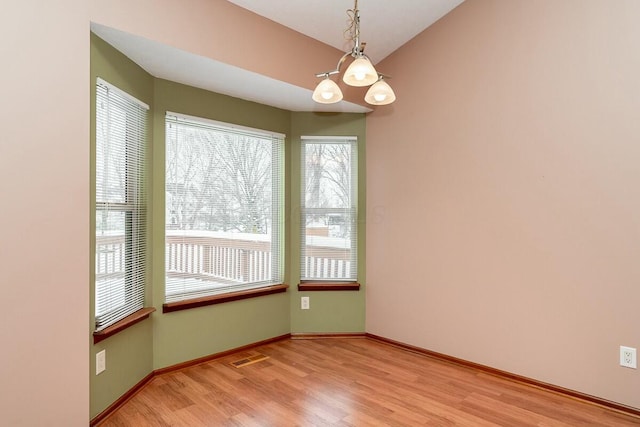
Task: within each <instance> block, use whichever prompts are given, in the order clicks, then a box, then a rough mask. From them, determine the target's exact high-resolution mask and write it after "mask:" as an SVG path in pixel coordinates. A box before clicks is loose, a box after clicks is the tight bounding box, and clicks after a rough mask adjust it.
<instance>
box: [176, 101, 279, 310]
mask: <svg viewBox="0 0 640 427" xmlns="http://www.w3.org/2000/svg"><path fill="white" fill-rule="evenodd" d="M283 162H284V135H282V134H275V133H271V132H267V131H261V130H255V129H248V128H243V127H239V126H234V125H230V124H226V123H219V122H214V121H210V120H206V119H201V118H195V117H189V116H183V115H178V114H172V113H167V116H166V171H165V172H166V173H165V206H166V213H165V215H166V220H165V271H166V287H165V290H166V292H165V301H166V302H167V303H170V302H175V301H184V300H189V299H194V298H200V297H205V296H211V295H218V294H223V293H227V292H234V291H240V290H246V289H254V288H259V287H263V286H268V285H273V284H280V283H282V272H283V265H282V264H283V261H282V260H283V210H284V197H283V193H284V163H283Z"/></svg>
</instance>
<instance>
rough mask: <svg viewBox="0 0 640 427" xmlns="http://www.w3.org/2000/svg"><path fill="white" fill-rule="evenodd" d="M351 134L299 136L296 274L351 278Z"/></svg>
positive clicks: (353, 205)
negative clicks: (298, 256)
mask: <svg viewBox="0 0 640 427" xmlns="http://www.w3.org/2000/svg"><path fill="white" fill-rule="evenodd" d="M357 176H358V168H357V139H356V138H355V137H302V183H303V185H302V196H301V198H302V217H301V233H300V234H301V243H302V244H301V273H300V275H301V280H302V281H311V280H320V281H356V280H357V272H358V266H357V250H356V249H357V241H358V240H357V238H358V227H357V224H358V220H357V218H358V217H357V206H358V200H357Z"/></svg>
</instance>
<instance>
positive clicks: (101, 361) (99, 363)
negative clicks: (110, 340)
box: [96, 350, 107, 375]
mask: <svg viewBox="0 0 640 427" xmlns="http://www.w3.org/2000/svg"><path fill="white" fill-rule="evenodd" d="M105 369H107V350H102V351H99V352H97V353H96V375H98V374H100V373H101V372H103V371H104V370H105Z"/></svg>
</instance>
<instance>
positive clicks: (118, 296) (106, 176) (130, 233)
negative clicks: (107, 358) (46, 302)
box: [95, 79, 148, 331]
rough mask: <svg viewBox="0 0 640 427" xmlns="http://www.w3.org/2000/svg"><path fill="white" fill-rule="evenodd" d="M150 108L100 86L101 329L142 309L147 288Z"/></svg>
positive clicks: (98, 322) (98, 320)
mask: <svg viewBox="0 0 640 427" xmlns="http://www.w3.org/2000/svg"><path fill="white" fill-rule="evenodd" d="M147 110H148V107H147V106H146V105H145V104H143V103H142V102H140V101H138V100H136V99H135V98H133V97H131V96H130V95H127V94H126V93H124V92H122V91H120V90H119V89H117V88H116V87H114V86H112V85H110V84H109V83H107V82H105V81H103V80H101V79H98V82H97V85H96V260H95V262H96V272H95V277H96V282H95V287H96V296H95V322H96V325H95V326H96V331H100V330H102V329H104V328H106V327H107V326H110V325H112V324H113V323H115V322H117V321H118V320H121V319H123V318H124V317H126V316H128V315H130V314H132V313H133V312H135V311H137V310H139V309H141V308H142V307H143V304H144V289H145V267H146V259H145V253H146V250H145V247H146V240H145V232H146V229H145V227H146V213H145V197H146V192H145V178H144V163H145V148H146V131H147Z"/></svg>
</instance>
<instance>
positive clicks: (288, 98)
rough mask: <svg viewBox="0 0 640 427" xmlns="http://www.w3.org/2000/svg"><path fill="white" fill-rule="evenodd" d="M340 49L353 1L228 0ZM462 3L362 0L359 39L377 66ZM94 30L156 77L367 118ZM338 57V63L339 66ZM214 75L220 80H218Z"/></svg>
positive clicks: (307, 93) (224, 67) (207, 62)
mask: <svg viewBox="0 0 640 427" xmlns="http://www.w3.org/2000/svg"><path fill="white" fill-rule="evenodd" d="M229 1H230V2H231V3H234V4H236V5H238V6H241V7H243V8H245V9H248V10H251V11H253V12H255V13H257V14H259V15H262V16H264V17H266V18H268V19H271V20H272V21H275V22H278V23H280V24H282V25H285V26H287V27H290V28H292V29H294V30H296V31H298V32H300V33H303V34H306V35H307V36H309V37H312V38H314V39H317V40H319V41H321V42H323V43H326V44H328V45H331V46H333V47H335V48H337V49H339V50H342V51H347V50H350V48H351V47H350V46H349V43H348V42H347V41H346V40H345V39H344V31H345V29H346V27H347V20H348V16H347V13H346V11H347V9H352V8H353V7H354V3H353V1H352V0H332V1H327V0H304V1H303V0H269V1H264V0H229ZM462 1H464V0H393V1H391V0H360V1H359V2H358V8H359V10H360V20H361V26H360V39H361V41H362V42H366V43H367V46H366V50H365V52H366V53H367V55H368V56H369V57H370V58H371V60H372V61H373V63H374V64H375V63H377V62H379V61H380V60H382V59H383V58H385V57H387V56H388V55H389V54H391V53H392V52H393V51H395V50H396V49H398V48H399V47H400V46H402V45H403V44H404V43H406V42H407V41H409V40H410V39H412V38H413V37H414V36H416V35H417V34H419V33H420V32H422V31H423V30H424V29H425V28H427V27H428V26H429V25H431V24H433V23H434V22H435V21H437V20H438V19H440V18H441V17H442V16H444V15H445V14H447V13H448V12H449V11H451V10H452V9H453V8H455V7H456V6H458V5H459V4H460V3H462ZM91 30H92V31H93V32H94V33H95V34H96V35H98V36H99V37H100V38H102V39H103V40H105V41H106V42H107V43H109V44H111V45H112V46H113V47H115V48H116V49H118V50H119V51H121V52H122V53H123V54H124V55H126V56H127V57H129V58H130V59H131V60H133V61H134V62H136V63H137V64H138V65H140V66H141V67H142V68H143V69H145V70H146V71H147V72H148V73H150V74H152V75H153V76H155V77H159V78H162V79H166V80H171V81H175V82H178V83H183V84H186V85H190V86H194V87H199V88H202V89H206V90H210V91H213V92H217V93H221V94H224V95H229V96H233V97H236V98H241V99H246V100H249V101H254V102H259V103H261V104H265V105H271V106H274V107H278V108H283V109H286V110H291V111H331V112H356V113H363V112H368V111H371V110H370V109H368V108H366V107H363V106H361V105H357V104H354V103H350V102H346V101H341V102H339V103H337V104H328V105H326V104H325V105H323V104H317V103H315V102H313V101H312V100H311V93H312V91H311V90H309V89H306V88H301V87H298V86H294V85H291V84H289V83H286V82H282V81H278V80H274V79H272V78H269V77H266V76H262V75H259V74H256V73H254V72H250V71H247V70H243V69H240V68H238V67H234V66H231V65H229V64H224V63H222V62H218V61H215V60H213V59H211V58H205V57H202V56H198V55H194V54H191V53H188V52H185V51H182V50H180V49H176V48H173V47H170V46H167V45H163V44H161V43H158V42H155V41H152V40H148V39H145V38H143V37H139V36H135V35H132V34H129V33H125V32H122V31H119V30H115V29H113V28H109V27H105V26H103V25H98V24H95V23H92V24H91ZM337 59H338V58H336V61H337ZM213 76H216V77H215V78H214V77H213Z"/></svg>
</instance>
